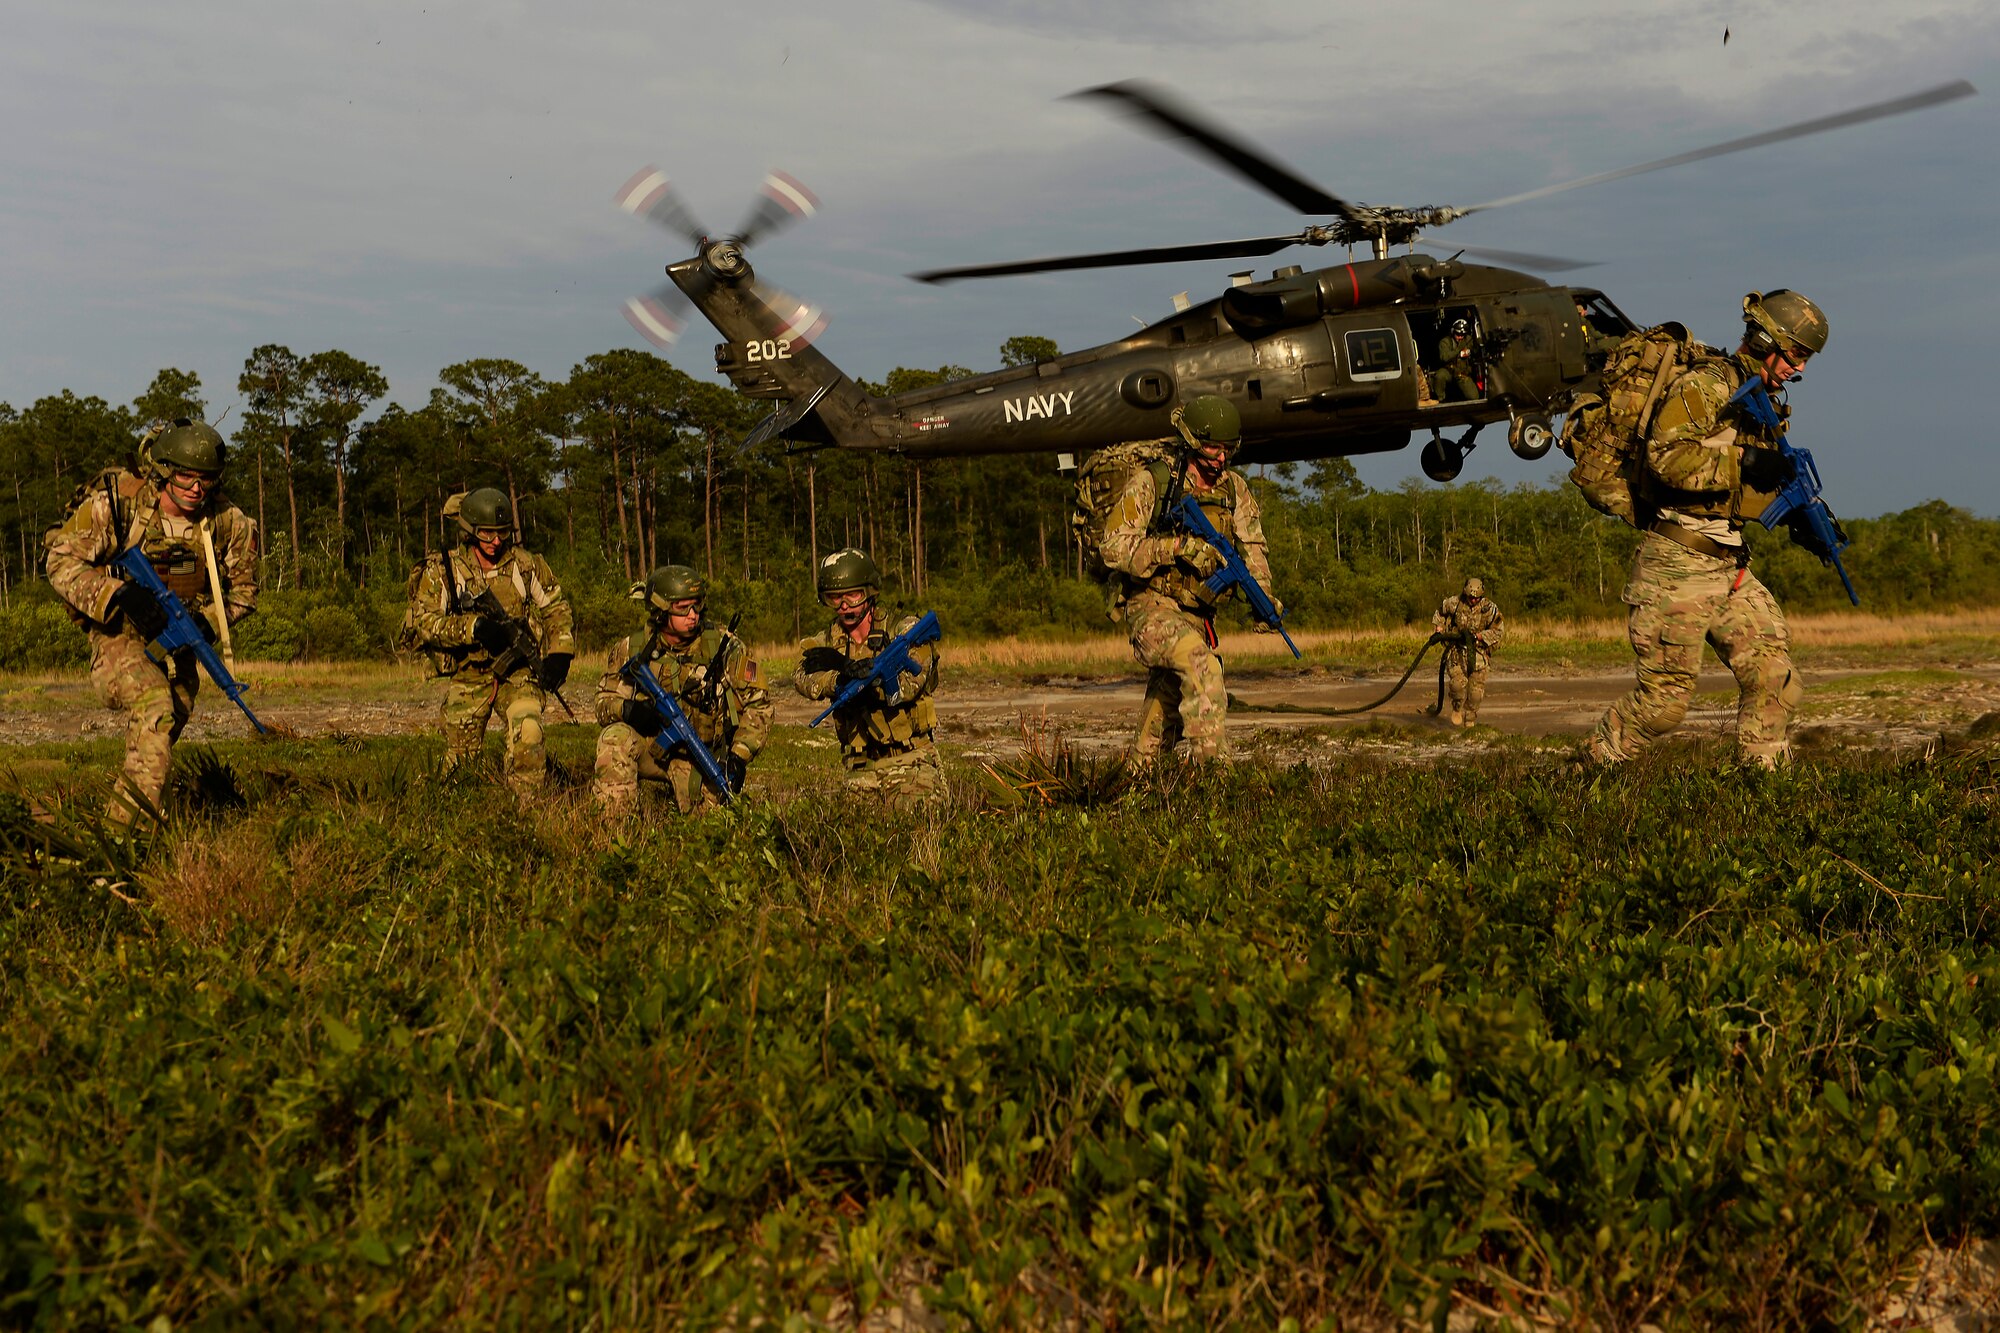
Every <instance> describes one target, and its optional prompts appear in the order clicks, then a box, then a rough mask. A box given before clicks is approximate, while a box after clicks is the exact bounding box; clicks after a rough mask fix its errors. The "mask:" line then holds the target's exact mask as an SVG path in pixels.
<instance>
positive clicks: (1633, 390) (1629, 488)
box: [1560, 323, 1729, 528]
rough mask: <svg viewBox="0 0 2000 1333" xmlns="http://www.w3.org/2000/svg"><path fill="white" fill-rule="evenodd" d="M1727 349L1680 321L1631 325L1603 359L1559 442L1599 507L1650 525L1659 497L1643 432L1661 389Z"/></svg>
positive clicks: (1573, 473)
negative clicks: (1597, 382)
mask: <svg viewBox="0 0 2000 1333" xmlns="http://www.w3.org/2000/svg"><path fill="white" fill-rule="evenodd" d="M1728 360H1729V357H1728V356H1727V355H1726V354H1725V353H1723V352H1721V351H1718V350H1717V349H1715V348H1713V347H1708V346H1705V345H1703V344H1701V343H1698V342H1696V341H1694V340H1693V339H1692V338H1690V337H1688V331H1687V329H1686V327H1684V326H1683V325H1680V324H1673V323H1668V324H1656V325H1654V326H1653V327H1652V328H1650V329H1640V330H1638V331H1636V332H1633V333H1628V334H1626V335H1625V336H1624V338H1622V339H1620V340H1619V342H1618V345H1617V346H1615V347H1613V348H1612V349H1611V354H1610V356H1609V357H1607V358H1606V359H1605V362H1604V373H1603V379H1602V386H1601V388H1600V391H1599V392H1598V393H1582V394H1578V395H1577V396H1576V399H1575V401H1574V402H1572V403H1571V404H1570V408H1569V415H1568V417H1567V418H1566V419H1565V420H1564V422H1563V431H1562V439H1561V441H1560V443H1561V445H1562V450H1563V452H1564V453H1566V454H1568V455H1569V456H1570V458H1571V459H1572V460H1573V462H1574V466H1572V467H1571V468H1570V470H1569V479H1570V480H1571V481H1573V482H1575V483H1576V488H1577V489H1578V490H1579V491H1582V492H1583V498H1584V500H1585V501H1586V502H1587V503H1588V504H1589V505H1590V507H1591V508H1592V509H1595V510H1597V511H1598V512H1599V513H1601V514H1609V515H1611V516H1612V517H1613V518H1616V519H1621V520H1623V521H1624V522H1626V523H1630V524H1631V525H1632V526H1633V527H1635V528H1645V527H1648V526H1650V525H1651V523H1652V521H1653V516H1654V514H1655V512H1656V511H1657V510H1658V508H1659V505H1658V503H1657V502H1656V501H1655V500H1654V498H1653V495H1652V489H1653V488H1652V484H1651V482H1650V481H1649V480H1648V479H1647V476H1646V447H1645V446H1646V432H1647V430H1648V429H1650V428H1651V426H1652V424H1653V416H1654V413H1655V412H1657V411H1658V409H1659V406H1660V397H1661V395H1662V394H1663V393H1664V392H1665V390H1666V387H1667V385H1668V384H1670V383H1672V382H1673V380H1674V378H1675V377H1676V376H1677V375H1680V374H1681V373H1682V372H1684V371H1687V370H1689V369H1691V368H1693V367H1695V366H1698V365H1703V364H1706V363H1710V362H1716V361H1722V362H1727V361H1728Z"/></svg>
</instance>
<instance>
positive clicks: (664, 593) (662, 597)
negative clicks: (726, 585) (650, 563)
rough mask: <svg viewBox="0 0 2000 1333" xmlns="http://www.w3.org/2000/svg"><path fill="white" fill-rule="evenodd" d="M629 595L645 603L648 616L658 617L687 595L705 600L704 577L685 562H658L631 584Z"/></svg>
mask: <svg viewBox="0 0 2000 1333" xmlns="http://www.w3.org/2000/svg"><path fill="white" fill-rule="evenodd" d="M632 596H633V597H635V598H637V599H638V600H640V601H642V602H644V603H645V604H646V614H647V616H648V617H649V618H651V619H658V618H660V617H663V616H665V615H666V614H667V612H668V611H670V610H672V609H673V605H674V603H675V602H685V601H688V600H689V599H690V598H691V599H693V600H694V601H697V602H705V601H707V600H708V580H707V579H705V578H703V577H702V576H701V575H699V574H697V573H695V572H694V571H693V570H692V569H689V568H688V567H687V566H686V565H661V566H660V567H659V568H658V569H656V570H654V571H653V572H652V573H650V574H648V575H647V576H646V578H645V580H644V581H643V582H640V583H635V584H633V585H632Z"/></svg>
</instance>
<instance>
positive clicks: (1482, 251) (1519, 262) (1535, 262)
mask: <svg viewBox="0 0 2000 1333" xmlns="http://www.w3.org/2000/svg"><path fill="white" fill-rule="evenodd" d="M1458 252H1459V253H1460V254H1462V255H1478V256H1479V257H1480V258H1481V259H1491V260H1493V261H1494V262H1495V263H1498V264H1512V265H1513V266H1514V267H1515V268H1530V269H1538V270H1540V271H1541V272H1543V273H1567V272H1569V271H1570V270H1571V269H1579V268H1596V267H1597V261H1596V260H1595V259H1564V258H1562V257H1561V256H1560V255H1531V254H1529V253H1527V252H1526V251H1524V250H1489V249H1487V248H1486V247H1485V246H1481V245H1466V246H1461V247H1459V251H1458Z"/></svg>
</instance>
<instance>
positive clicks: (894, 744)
mask: <svg viewBox="0 0 2000 1333" xmlns="http://www.w3.org/2000/svg"><path fill="white" fill-rule="evenodd" d="M895 637H896V636H895V635H893V634H891V633H889V632H888V630H886V629H884V628H883V627H882V622H881V618H880V615H879V613H878V616H877V620H876V624H875V627H874V629H872V630H871V631H870V632H869V635H868V641H867V644H866V645H865V647H864V646H861V645H857V644H855V643H854V641H853V640H851V639H849V638H848V637H847V634H846V632H845V631H844V630H842V629H841V628H840V622H839V621H837V620H836V621H835V622H834V623H833V624H832V625H830V626H829V627H828V628H827V631H826V642H827V644H828V645H829V646H831V647H834V648H838V649H840V651H841V652H843V653H845V654H846V655H847V656H848V657H850V658H858V657H864V656H865V657H874V656H875V655H877V654H878V653H880V652H881V651H882V650H883V649H884V648H886V647H888V646H889V640H891V639H893V638H895ZM916 655H917V654H916V653H914V652H913V653H911V657H912V658H915V657H916ZM864 699H865V700H866V702H863V703H859V704H852V705H849V706H848V707H846V708H843V709H841V710H840V711H839V712H838V713H835V714H834V715H833V725H834V732H835V734H836V736H837V737H838V738H839V741H840V753H841V763H842V764H843V765H844V766H846V767H847V768H850V769H853V768H865V767H867V766H869V765H870V764H872V763H874V762H875V761H877V760H880V759H886V758H888V757H890V756H892V755H899V754H906V753H908V752H909V751H911V750H913V749H915V748H916V747H917V745H918V743H919V742H920V741H926V740H928V739H930V736H931V733H932V732H934V731H936V730H937V706H936V705H935V704H933V703H932V702H931V697H930V696H929V695H928V694H927V695H925V696H924V697H923V698H921V699H918V700H917V701H916V702H915V703H911V704H905V705H903V706H902V707H900V708H890V707H889V706H888V705H886V704H884V703H883V702H882V697H881V696H880V695H879V694H875V693H873V692H872V691H871V692H870V693H868V694H867V695H865V696H864Z"/></svg>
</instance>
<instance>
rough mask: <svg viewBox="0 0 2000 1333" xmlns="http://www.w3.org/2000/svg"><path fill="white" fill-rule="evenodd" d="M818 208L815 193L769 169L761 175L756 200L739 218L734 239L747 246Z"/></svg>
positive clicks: (796, 179) (808, 215)
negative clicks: (767, 173)
mask: <svg viewBox="0 0 2000 1333" xmlns="http://www.w3.org/2000/svg"><path fill="white" fill-rule="evenodd" d="M817 212H819V196H818V195H816V194H814V193H813V192H812V191H811V190H809V189H807V188H806V187H805V186H804V185H803V184H801V183H800V182H799V180H798V178H797V177H795V176H790V175H787V174H786V173H785V172H782V171H773V172H772V173H771V174H770V175H768V176H766V177H764V185H763V188H762V189H760V190H759V191H758V192H757V202H756V203H755V204H754V205H753V206H752V207H751V209H750V216H749V217H747V218H745V219H743V225H742V226H740V227H738V228H737V229H736V240H737V242H738V243H739V244H741V245H744V246H748V245H750V244H751V243H752V242H753V241H756V240H759V239H761V238H763V237H765V236H775V235H777V234H778V233H779V232H780V231H783V230H784V229H785V228H786V227H789V226H791V225H792V224H793V223H794V222H802V221H804V220H805V219H806V218H809V217H811V216H812V215H813V214H815V213H817Z"/></svg>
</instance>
